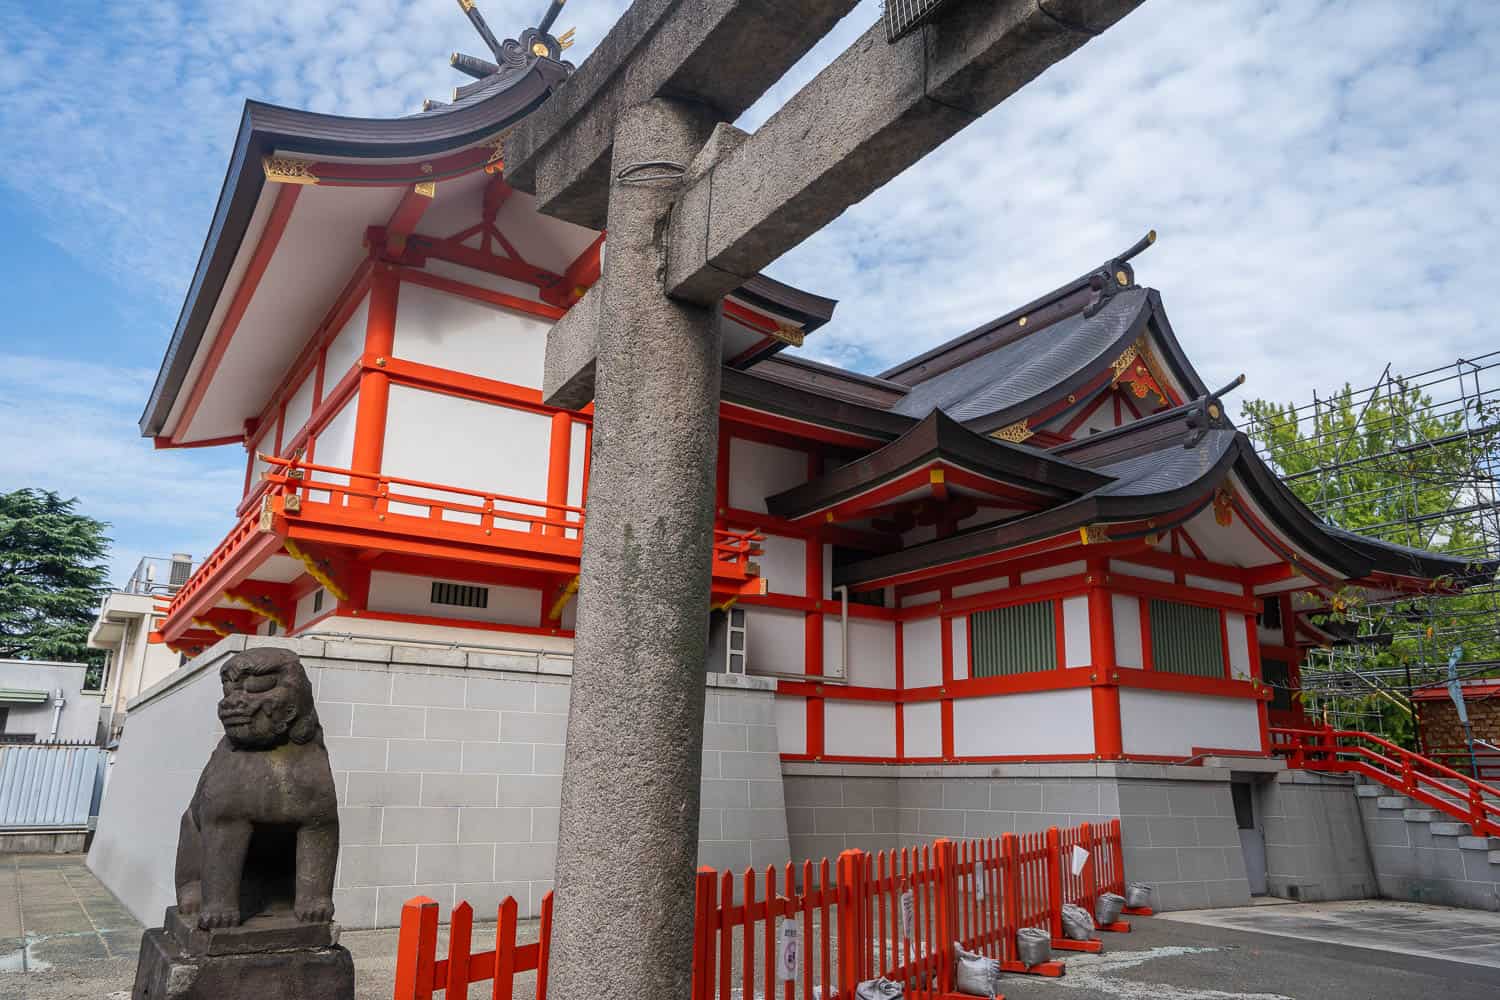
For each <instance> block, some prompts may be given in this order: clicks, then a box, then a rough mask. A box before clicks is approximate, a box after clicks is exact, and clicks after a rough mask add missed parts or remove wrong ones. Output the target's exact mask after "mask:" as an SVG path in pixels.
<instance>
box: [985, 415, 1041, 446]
mask: <svg viewBox="0 0 1500 1000" xmlns="http://www.w3.org/2000/svg"><path fill="white" fill-rule="evenodd" d="M1030 421H1031V418H1030V417H1027V418H1026V419H1025V420H1017V421H1016V422H1015V423H1013V424H1010V425H1008V426H1006V427H1002V428H1000V429H999V430H998V431H995V432H993V433H992V434H990V437H992V438H998V439H999V440H1001V441H1009V442H1010V443H1012V444H1020V443H1021V442H1023V441H1025V440H1026V439H1027V438H1030V437H1035V436H1036V432H1035V431H1033V430H1031V428H1029V427H1027V426H1026V425H1027V424H1028V423H1030Z"/></svg>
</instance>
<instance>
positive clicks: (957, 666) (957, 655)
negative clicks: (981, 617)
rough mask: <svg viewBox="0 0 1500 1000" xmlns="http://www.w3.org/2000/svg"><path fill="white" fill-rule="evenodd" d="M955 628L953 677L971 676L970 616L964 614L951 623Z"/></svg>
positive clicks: (961, 678)
mask: <svg viewBox="0 0 1500 1000" xmlns="http://www.w3.org/2000/svg"><path fill="white" fill-rule="evenodd" d="M950 627H951V628H952V629H953V679H954V680H956V681H962V680H967V679H968V677H969V616H968V615H962V616H960V617H958V618H955V619H953V621H952V622H951V623H950Z"/></svg>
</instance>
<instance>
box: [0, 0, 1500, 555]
mask: <svg viewBox="0 0 1500 1000" xmlns="http://www.w3.org/2000/svg"><path fill="white" fill-rule="evenodd" d="M968 2H982V0H968ZM545 6H546V5H545V3H544V2H543V0H528V2H525V3H520V2H516V0H481V7H482V9H483V10H484V11H485V13H486V15H487V17H488V18H489V20H490V22H491V24H492V25H494V26H495V27H496V29H497V31H500V32H501V33H502V34H514V33H515V32H516V31H518V30H519V29H520V28H521V27H523V26H525V25H526V24H529V23H532V22H533V21H534V20H535V19H536V18H537V17H538V16H539V15H540V14H541V11H542V9H543V8H544V7H545ZM624 7H625V2H624V0H573V2H571V3H570V4H569V5H568V7H567V8H566V9H565V13H564V16H563V18H562V19H561V21H560V22H559V28H566V27H569V26H575V25H576V27H577V40H578V44H577V45H576V46H575V47H574V48H573V49H572V50H571V51H570V52H569V56H570V57H572V58H574V59H575V61H578V60H581V59H582V58H584V57H586V56H587V54H588V52H589V49H590V48H591V47H592V46H593V45H594V44H595V43H596V42H597V41H598V40H599V39H600V38H601V37H603V35H604V33H605V32H606V31H607V30H608V27H609V25H610V24H611V23H612V22H613V20H614V19H615V18H616V17H617V16H618V15H619V13H620V11H621V10H623V9H624ZM878 13H879V6H878V3H877V2H875V0H865V2H863V3H861V4H860V5H859V6H858V7H857V8H856V9H855V11H854V13H852V14H851V15H850V16H849V17H848V18H846V19H845V21H844V22H843V23H842V24H841V25H840V26H839V28H838V29H837V30H836V31H835V32H834V34H833V35H831V36H830V37H829V38H828V39H826V40H825V42H824V43H823V44H822V45H820V46H819V47H818V48H817V49H816V50H814V51H813V52H812V53H811V54H810V55H809V56H808V57H807V58H806V59H805V60H804V61H803V62H802V63H801V64H799V65H798V66H797V67H796V68H795V69H794V70H793V71H792V73H790V74H789V75H788V77H787V79H785V80H783V81H782V82H781V84H779V85H778V86H777V87H776V88H774V89H773V90H772V92H770V93H769V94H767V95H766V97H765V98H764V99H763V100H762V101H761V102H760V103H759V104H757V105H756V106H755V107H754V108H752V109H751V110H750V112H748V113H747V114H746V116H745V117H744V119H743V120H742V121H741V122H740V125H741V126H742V127H745V128H751V129H753V128H754V127H755V126H756V125H758V124H759V123H760V122H761V121H763V120H764V119H765V118H766V117H767V116H768V115H769V114H771V113H772V112H774V111H775V109H776V107H778V106H779V105H780V104H781V102H782V101H784V100H785V99H786V97H787V96H788V95H789V94H790V93H792V92H793V91H794V90H795V89H796V88H797V87H798V86H800V85H801V83H803V82H804V81H806V80H807V79H808V78H810V77H811V76H812V75H813V74H814V73H815V72H817V70H818V69H819V68H821V66H822V65H824V64H825V63H826V62H827V61H828V60H829V59H831V58H832V57H833V56H834V55H835V54H837V52H838V51H840V50H842V48H843V47H844V46H845V45H847V44H848V42H849V41H850V40H852V39H853V38H854V37H856V36H857V35H858V34H859V33H861V32H862V31H863V30H864V29H865V27H867V26H868V25H869V24H870V23H871V22H872V21H873V20H874V19H875V18H876V17H877V16H878ZM477 48H478V42H477V40H476V39H475V37H474V36H473V34H472V31H471V29H470V28H469V26H468V24H467V22H466V21H465V20H464V18H463V16H462V14H461V13H460V12H459V10H458V9H457V5H456V4H455V3H454V2H453V0H347V2H343V3H336V4H335V3H323V2H317V0H311V2H304V3H295V4H288V3H285V2H281V0H277V2H274V3H273V2H269V0H237V2H234V3H222V2H215V3H199V2H188V0H154V2H152V3H150V4H142V3H120V4H106V3H104V2H102V0H92V2H87V0H57V2H52V3H46V4H39V3H35V2H32V0H0V150H3V153H0V233H3V234H4V235H5V237H6V238H5V239H3V240H0V275H3V277H0V426H3V427H4V432H3V434H4V437H3V439H4V447H3V448H0V490H7V489H14V488H17V487H21V486H38V487H45V488H50V489H56V490H58V491H60V492H62V493H64V494H67V495H70V496H74V495H76V496H78V497H80V498H81V502H82V507H83V509H84V510H86V511H87V512H88V513H91V514H93V515H95V516H97V517H100V518H103V519H105V520H107V521H109V522H111V524H112V526H113V527H112V534H113V536H114V538H115V540H116V551H115V556H114V560H113V562H114V566H115V570H116V574H117V576H123V575H124V574H126V573H128V572H129V568H130V567H131V566H133V565H134V563H135V560H136V559H137V558H139V556H140V555H141V554H143V553H153V554H165V553H168V552H171V551H174V550H186V551H191V552H193V553H194V554H196V555H200V556H201V555H202V554H204V553H205V552H207V551H208V550H209V549H210V548H211V547H212V546H213V545H214V544H215V543H216V542H217V541H218V539H219V538H221V537H222V535H223V533H224V532H225V530H227V528H228V527H229V522H230V517H231V511H232V508H233V503H234V500H235V498H236V494H237V493H238V490H239V486H240V482H241V475H242V472H243V453H242V452H240V451H239V450H238V449H236V448H234V447H229V448H219V449H210V450H207V451H203V452H194V451H172V452H159V451H152V449H151V447H150V445H149V443H148V442H145V441H142V440H141V439H139V438H138V437H137V433H136V420H137V418H138V417H139V415H140V411H141V409H142V407H143V405H144V402H145V399H146V395H147V392H148V390H149V388H150V384H151V379H152V377H153V376H154V374H155V370H156V366H157V363H158V362H159V360H160V358H161V354H162V351H163V349H164V347H165V345H166V342H167V340H168V337H169V334H170V330H171V327H172V325H173V323H174V322H175V319H176V316H177V312H178V309H179V308H180V306H181V304H182V298H183V294H184V291H185V288H186V285H187V281H188V279H189V277H190V275H191V273H192V270H193V267H194V265H195V263H196V261H197V256H198V251H199V249H200V247H201V245H202V241H203V235H204V231H205V229H206V227H207V225H208V222H209V218H210V214H211V211H212V208H213V204H214V201H215V199H216V198H217V196H218V191H219V186H220V184H221V182H222V180H223V176H224V168H225V164H226V161H227V156H228V151H229V148H230V144H231V142H232V140H233V137H234V132H235V128H236V126H237V124H238V121H239V114H240V106H241V102H242V101H243V100H244V99H245V98H246V97H254V98H259V99H262V100H269V101H273V102H276V103H281V104H288V105H294V106H298V107H307V108H312V109H316V110H319V111H328V112H338V113H344V114H350V115H369V116H390V115H397V114H404V113H408V112H410V111H412V110H414V109H415V108H416V107H417V106H418V105H419V104H420V103H421V100H422V98H424V97H441V96H442V95H444V94H446V93H447V92H448V91H449V90H451V88H452V87H453V85H454V84H455V82H461V81H456V80H455V74H454V73H453V72H452V71H451V70H449V69H448V67H447V61H446V60H447V54H448V53H449V52H450V51H452V50H454V49H462V50H466V51H476V50H477ZM1497 162H1500V4H1490V3H1464V2H1452V3H1447V2H1439V0H1420V2H1418V0H1398V2H1391V3H1382V2H1379V0H1349V2H1322V3H1319V2H1314V0H1289V2H1284V3H1277V2H1270V0H1259V2H1257V0H1242V2H1229V0H1225V2H1214V0H1147V2H1146V3H1145V4H1144V6H1143V7H1142V8H1141V9H1139V10H1138V11H1136V12H1135V13H1134V14H1132V15H1130V16H1129V17H1128V18H1126V19H1125V20H1124V21H1123V22H1122V23H1121V24H1120V25H1118V26H1117V27H1115V28H1114V29H1112V30H1111V31H1110V32H1109V33H1107V34H1106V35H1105V36H1103V37H1101V38H1099V39H1097V40H1095V41H1093V42H1091V43H1090V44H1089V45H1087V46H1085V47H1084V48H1083V49H1082V50H1081V51H1080V52H1079V53H1078V54H1076V55H1074V56H1073V57H1072V58H1071V59H1069V60H1068V61H1066V62H1065V63H1063V64H1061V65H1059V66H1057V67H1054V68H1053V69H1052V70H1051V71H1049V72H1048V73H1047V74H1045V75H1044V76H1043V77H1042V78H1041V79H1039V80H1038V81H1037V82H1036V83H1034V84H1033V85H1031V86H1030V87H1028V88H1027V89H1025V90H1024V91H1022V92H1021V93H1020V94H1019V95H1017V96H1016V97H1014V98H1012V99H1011V100H1010V101H1008V102H1006V103H1005V104H1003V105H1001V107H1000V108H998V109H996V110H995V111H993V112H991V113H990V115H989V116H988V117H987V118H985V119H984V120H983V121H982V122H980V123H979V124H977V125H975V126H973V127H971V128H970V129H969V130H968V131H966V132H964V133H963V134H961V135H960V136H959V137H958V138H957V139H955V140H953V141H952V142H950V143H949V144H948V145H947V146H945V147H944V148H943V149H941V150H940V151H939V152H938V153H937V154H935V155H934V156H932V157H931V158H929V159H928V160H927V161H925V162H924V163H923V164H922V165H921V166H920V167H918V168H917V169H915V170H913V171H909V172H908V173H907V174H906V175H903V176H902V177H900V178H898V179H897V180H896V181H894V182H892V183H891V184H890V185H888V186H887V187H886V188H884V189H882V190H881V191H879V192H877V193H876V194H875V195H874V196H872V197H871V198H870V199H868V200H867V201H866V202H864V203H863V204H861V205H859V206H856V207H855V208H854V209H852V210H850V211H849V212H848V213H847V214H846V215H845V216H844V217H843V218H841V219H840V220H838V222H837V223H836V224H834V225H833V226H831V227H830V228H828V229H827V230H825V231H824V232H823V233H821V234H820V235H819V236H818V237H816V238H815V239H813V240H811V241H809V242H808V243H807V244H805V245H804V246H802V247H800V248H798V249H797V250H796V251H794V252H793V253H791V254H789V255H788V256H787V257H786V258H784V259H783V260H782V261H780V262H778V264H777V265H776V266H775V267H774V268H773V269H772V273H773V274H775V275H776V276H777V277H779V278H782V279H783V280H786V281H789V282H792V283H795V284H799V285H803V286H805V287H808V288H810V289H813V290H816V291H819V292H822V293H824V294H828V295H832V296H834V297H836V298H838V299H839V300H840V302H841V304H840V306H839V309H838V313H837V317H836V319H835V320H834V322H833V323H832V324H831V325H830V326H829V327H827V328H825V329H824V330H823V331H821V332H820V333H819V334H818V335H817V337H816V338H815V344H810V345H809V353H810V354H812V356H814V357H817V358H819V359H821V360H825V361H833V362H836V363H839V364H843V365H847V366H851V367H854V368H856V369H859V370H861V371H868V372H878V371H880V370H881V369H883V368H885V367H886V366H888V365H889V364H891V363H893V362H895V361H898V360H900V359H901V358H902V357H905V356H908V355H910V354H913V353H916V352H918V351H920V350H922V349H925V348H927V347H930V346H932V345H933V344H936V343H938V342H940V341H942V340H944V339H947V338H948V337H951V336H953V335H955V334H958V333H961V332H962V331H964V330H966V329H968V328H970V327H972V326H975V325H977V324H979V323H982V322H984V321H985V320H987V319H989V318H991V317H993V316H995V315H997V314H999V313H1002V312H1005V311H1007V310H1008V309H1010V308H1012V307H1013V306H1016V305H1019V304H1021V303H1023V302H1025V301H1027V300H1029V299H1031V298H1033V297H1035V296H1036V295H1038V294H1040V293H1042V292H1044V291H1046V290H1048V289H1050V288H1052V287H1055V286H1056V285H1058V284H1061V283H1062V282H1064V281H1066V280H1068V279H1070V278H1072V277H1074V276H1076V275H1077V274H1079V273H1081V272H1083V271H1085V270H1087V269H1088V268H1089V267H1091V266H1092V265H1094V264H1096V263H1098V262H1100V261H1102V260H1104V259H1106V258H1108V257H1109V256H1111V255H1112V254H1114V253H1116V252H1118V251H1120V250H1122V249H1124V248H1125V247H1126V246H1128V245H1129V244H1130V243H1132V242H1133V241H1134V240H1135V239H1136V238H1137V237H1139V236H1140V235H1141V234H1142V233H1144V232H1145V231H1146V230H1148V229H1151V228H1155V229H1156V230H1157V231H1158V233H1159V234H1160V240H1159V242H1158V243H1157V245H1156V246H1155V247H1154V248H1153V249H1151V250H1150V251H1149V252H1148V253H1147V254H1146V255H1145V256H1143V257H1142V258H1140V259H1138V260H1137V261H1136V270H1137V275H1138V277H1139V279H1140V280H1141V281H1142V282H1144V283H1146V284H1150V285H1153V286H1155V287H1156V288H1159V289H1161V291H1162V293H1163V295H1164V297H1165V300H1166V303H1167V308H1168V310H1169V312H1170V313H1171V316H1172V319H1173V323H1174V326H1175V328H1176V330H1177V333H1178V335H1179V337H1180V338H1181V339H1182V340H1183V341H1184V343H1185V345H1186V347H1187V350H1188V352H1189V353H1190V354H1191V355H1192V356H1193V358H1194V360H1195V362H1196V363H1197V365H1198V367H1199V369H1200V370H1201V371H1202V372H1203V374H1204V376H1205V378H1206V379H1207V380H1208V381H1209V382H1211V383H1215V382H1218V381H1227V380H1228V379H1229V378H1231V377H1232V376H1233V375H1234V374H1236V373H1238V372H1240V371H1244V372H1246V373H1247V374H1248V376H1249V384H1248V386H1247V388H1246V389H1245V390H1242V392H1244V393H1245V394H1246V396H1247V397H1248V396H1252V395H1253V396H1266V397H1273V398H1277V399H1282V400H1292V399H1298V400H1300V399H1303V398H1306V397H1307V396H1308V395H1309V394H1310V393H1311V391H1312V390H1313V389H1314V388H1325V387H1329V386H1332V385H1337V384H1340V383H1342V382H1343V381H1345V380H1349V381H1352V382H1354V383H1355V384H1356V385H1358V384H1361V383H1365V382H1370V381H1373V380H1374V379H1375V378H1376V377H1377V376H1378V375H1379V373H1380V371H1381V369H1382V367H1383V366H1384V365H1385V363H1386V362H1387V361H1391V362H1394V367H1395V369H1396V370H1397V371H1400V370H1407V371H1415V370H1420V369H1423V368H1427V367H1431V366H1434V365H1438V364H1443V363H1447V362H1449V361H1452V360H1453V359H1454V358H1456V357H1459V356H1473V355H1477V354H1481V353H1485V352H1488V351H1490V350H1493V349H1497V348H1500V330H1497V328H1496V327H1495V326H1494V325H1493V324H1491V323H1487V322H1486V321H1487V319H1488V318H1489V317H1488V316H1487V313H1488V312H1492V311H1493V310H1494V308H1495V306H1494V300H1495V297H1494V293H1493V291H1492V288H1493V286H1494V284H1495V281H1496V279H1495V275H1494V273H1493V268H1494V266H1495V265H1494V262H1495V261H1496V260H1497V259H1500V236H1497V235H1496V233H1497V225H1496V222H1497V220H1496V218H1495V215H1496V213H1497V211H1500V207H1497V206H1500V166H1497Z"/></svg>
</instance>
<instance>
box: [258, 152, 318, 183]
mask: <svg viewBox="0 0 1500 1000" xmlns="http://www.w3.org/2000/svg"><path fill="white" fill-rule="evenodd" d="M260 168H261V170H263V171H264V172H265V175H266V180H268V181H272V182H273V183H276V184H316V183H318V175H317V174H315V173H313V172H312V162H311V161H309V160H298V159H295V158H293V157H290V156H266V157H262V158H261V161H260Z"/></svg>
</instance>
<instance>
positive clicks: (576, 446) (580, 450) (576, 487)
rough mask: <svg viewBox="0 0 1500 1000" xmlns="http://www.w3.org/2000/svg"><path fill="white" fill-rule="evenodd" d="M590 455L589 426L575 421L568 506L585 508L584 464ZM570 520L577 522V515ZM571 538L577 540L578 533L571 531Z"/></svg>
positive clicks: (570, 446) (569, 533)
mask: <svg viewBox="0 0 1500 1000" xmlns="http://www.w3.org/2000/svg"><path fill="white" fill-rule="evenodd" d="M588 454H589V426H588V424H585V423H583V422H582V421H581V420H575V421H573V426H572V433H571V435H570V437H569V443H568V506H570V507H582V506H583V488H584V486H585V483H584V481H583V470H584V464H585V462H587V460H588ZM568 520H570V521H573V520H577V515H576V514H569V515H568ZM567 536H568V537H569V538H577V537H578V532H576V531H573V530H572V529H569V530H568V532H567Z"/></svg>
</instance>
